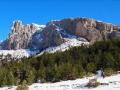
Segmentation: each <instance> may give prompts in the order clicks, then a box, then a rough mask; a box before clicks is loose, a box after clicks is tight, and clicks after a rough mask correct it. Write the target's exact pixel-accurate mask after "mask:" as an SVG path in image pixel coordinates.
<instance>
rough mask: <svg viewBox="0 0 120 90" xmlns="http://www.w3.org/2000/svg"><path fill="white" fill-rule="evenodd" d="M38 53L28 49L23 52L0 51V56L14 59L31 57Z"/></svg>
mask: <svg viewBox="0 0 120 90" xmlns="http://www.w3.org/2000/svg"><path fill="white" fill-rule="evenodd" d="M36 53H37V52H36V51H30V50H28V49H21V50H0V55H3V58H4V57H5V56H6V55H8V54H9V55H11V57H12V58H17V59H19V58H23V57H29V56H31V55H35V54H36Z"/></svg>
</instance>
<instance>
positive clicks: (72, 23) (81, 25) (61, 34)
mask: <svg viewBox="0 0 120 90" xmlns="http://www.w3.org/2000/svg"><path fill="white" fill-rule="evenodd" d="M66 33H67V35H69V34H70V35H75V36H76V37H82V38H84V39H86V40H87V41H88V42H90V43H94V42H96V41H101V40H108V39H120V26H115V25H112V24H109V23H104V22H100V21H97V20H95V19H90V18H65V19H62V20H59V21H56V20H54V21H49V22H48V23H47V24H46V25H37V24H34V23H33V24H26V25H24V24H23V23H22V21H19V20H18V21H14V22H13V25H12V28H11V30H10V33H9V35H8V38H7V39H6V40H5V41H4V42H3V43H2V44H1V45H0V46H1V47H2V49H8V50H11V49H27V48H31V49H39V50H44V49H46V48H48V47H52V46H58V45H61V44H62V43H64V42H65V39H64V38H65V35H66Z"/></svg>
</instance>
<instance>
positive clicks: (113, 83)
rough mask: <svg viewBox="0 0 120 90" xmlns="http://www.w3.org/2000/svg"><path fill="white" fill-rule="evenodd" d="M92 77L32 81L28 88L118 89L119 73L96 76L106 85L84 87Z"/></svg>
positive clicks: (14, 88)
mask: <svg viewBox="0 0 120 90" xmlns="http://www.w3.org/2000/svg"><path fill="white" fill-rule="evenodd" d="M93 78H96V76H95V77H87V78H86V77H85V78H82V79H76V80H68V81H61V82H57V83H44V84H40V83H34V84H32V85H31V86H29V90H120V74H117V75H113V76H110V77H105V78H102V77H97V80H98V81H99V82H100V83H108V85H100V86H98V87H97V88H87V87H84V86H85V85H86V84H87V83H88V82H89V80H90V79H93ZM0 90H16V87H15V86H14V87H4V88H0Z"/></svg>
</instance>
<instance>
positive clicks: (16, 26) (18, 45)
mask: <svg viewBox="0 0 120 90" xmlns="http://www.w3.org/2000/svg"><path fill="white" fill-rule="evenodd" d="M37 29H42V27H38V26H36V25H34V24H27V25H23V24H22V22H21V21H15V22H13V25H12V28H11V32H10V33H9V36H8V38H7V39H6V40H5V41H4V42H3V45H2V46H3V49H24V48H28V44H29V41H30V40H31V37H32V35H33V33H35V32H36V30H37Z"/></svg>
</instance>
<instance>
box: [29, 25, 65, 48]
mask: <svg viewBox="0 0 120 90" xmlns="http://www.w3.org/2000/svg"><path fill="white" fill-rule="evenodd" d="M36 41H37V42H36ZM63 42H64V39H63V38H62V36H61V34H60V32H58V31H57V30H56V27H55V26H54V25H50V26H47V27H45V28H44V29H43V31H37V32H36V33H34V34H33V36H32V39H31V42H30V43H31V46H30V47H31V48H34V49H39V50H44V49H46V48H48V47H51V46H58V45H60V44H62V43H63Z"/></svg>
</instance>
